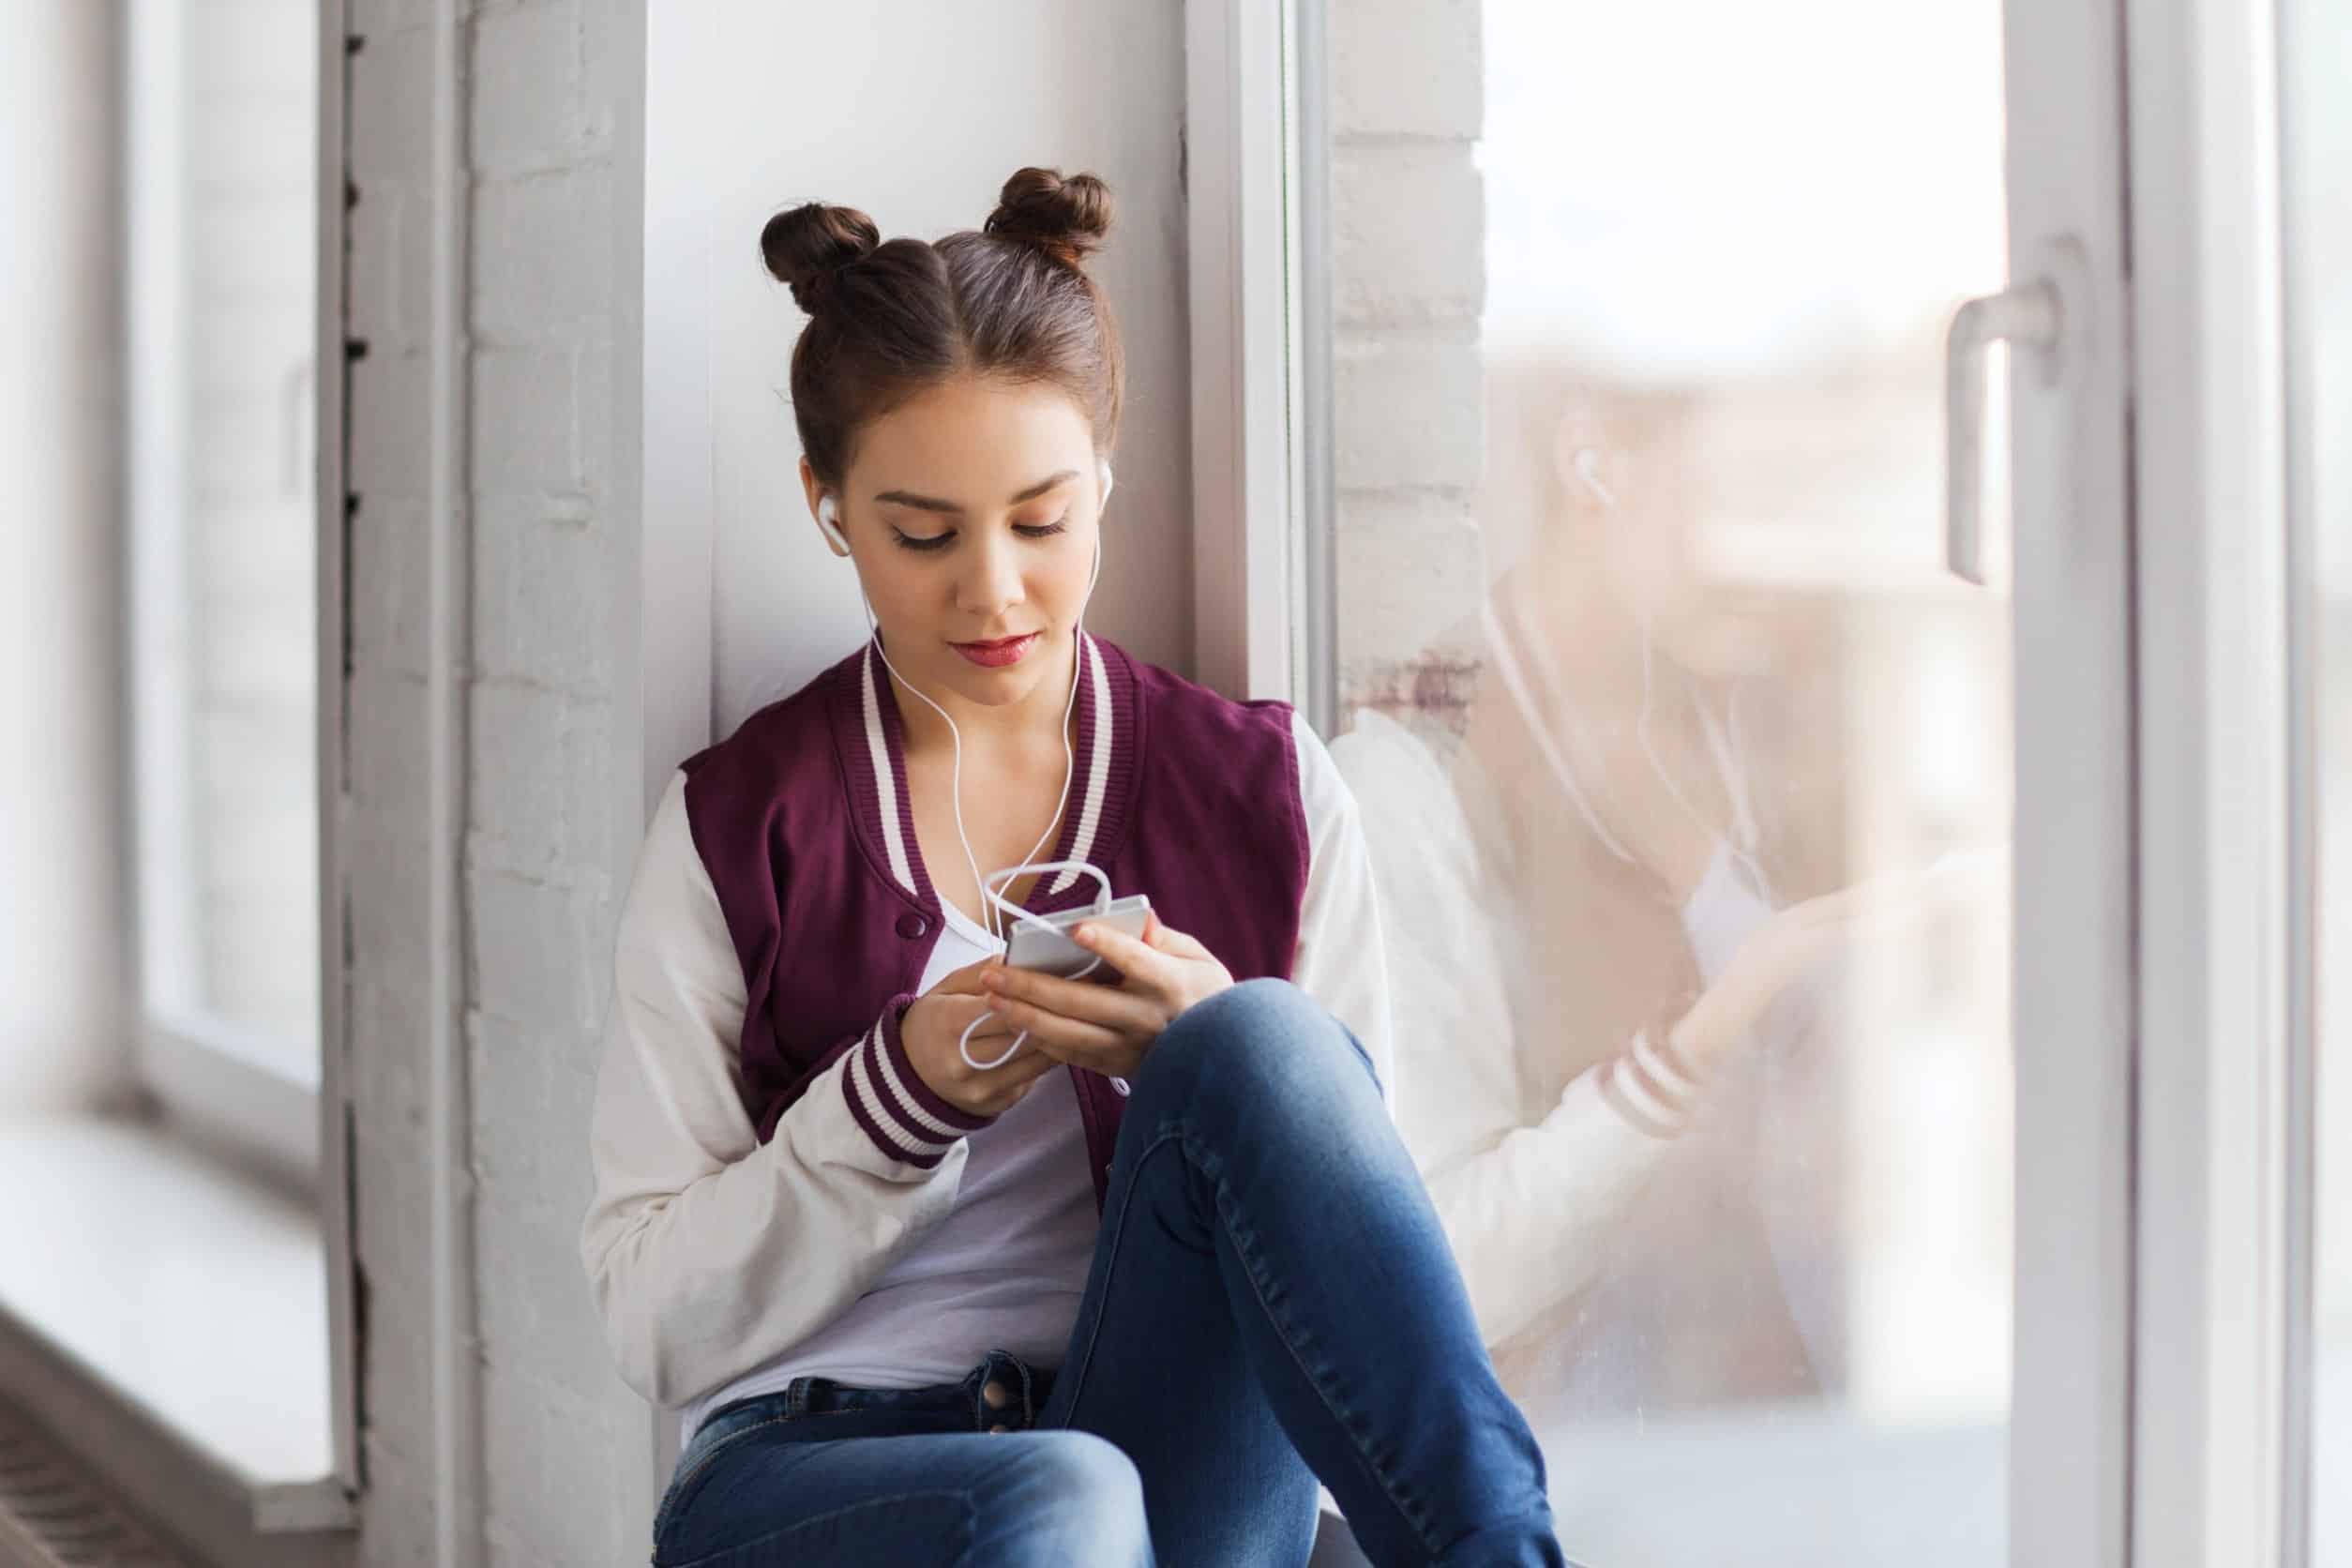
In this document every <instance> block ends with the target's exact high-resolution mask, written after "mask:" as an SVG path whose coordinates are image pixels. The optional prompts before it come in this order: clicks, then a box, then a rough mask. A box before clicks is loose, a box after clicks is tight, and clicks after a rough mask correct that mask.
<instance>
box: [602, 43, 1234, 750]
mask: <svg viewBox="0 0 2352 1568" xmlns="http://www.w3.org/2000/svg"><path fill="white" fill-rule="evenodd" d="M1183 24H1184V17H1183V8H1182V7H1181V6H1178V5H1174V4H1170V3H1168V0H1110V3H1106V4H1089V3H1086V0H1032V3H1028V4H1022V5H996V6H966V5H953V4H942V3H941V0H884V3H880V4H873V5H866V6H857V7H847V8H830V9H824V8H796V7H779V6H775V5H770V4H765V3H762V0H706V3H702V4H696V5H673V6H656V7H653V8H650V11H649V15H648V28H649V36H648V44H647V48H648V55H649V59H650V61H651V66H650V68H649V73H648V76H649V82H648V95H649V96H648V102H647V106H646V117H647V131H646V137H647V167H646V180H645V188H646V197H645V200H646V216H647V233H646V302H645V303H646V319H647V321H648V323H649V324H651V329H650V330H649V332H648V336H647V342H646V361H645V363H646V410H647V447H646V453H645V458H646V473H647V476H648V485H647V496H646V516H647V519H648V524H647V526H648V530H649V534H648V537H649V541H650V540H651V539H652V538H653V537H654V536H655V535H656V534H658V533H660V532H661V531H663V530H665V529H678V528H684V529H691V528H693V527H694V526H695V519H696V517H697V516H698V515H707V517H708V518H709V520H710V536H711V554H710V560H711V565H712V568H713V572H714V580H715V583H716V591H715V596H714V599H713V602H712V610H711V612H710V625H711V626H712V644H713V660H712V666H711V678H712V680H713V683H714V689H715V695H716V709H715V718H716V730H717V732H718V733H722V734H723V733H725V732H726V731H728V730H730V729H731V728H732V727H733V726H734V725H735V724H736V723H737V722H739V721H740V720H741V719H742V718H743V717H744V716H746V714H748V713H750V712H751V711H753V710H754V709H755V708H757V707H759V706H760V705H761V704H762V703H764V702H767V701H772V700H773V699H775V698H776V697H779V696H782V695H784V694H786V693H787V692H789V691H791V690H792V689H793V688H795V687H797V686H800V685H801V684H802V683H803V682H804V681H806V680H807V678H808V677H809V676H811V675H813V674H814V673H816V671H818V670H820V669H822V667H823V666H824V665H826V664H829V663H831V662H832V661H833V660H835V659H837V658H838V657H840V656H842V655H843V654H845V653H847V652H848V651H849V649H850V648H851V647H852V646H853V645H854V644H855V642H856V641H858V640H859V639H860V638H861V637H863V636H864V634H865V622H864V620H863V618H862V616H861V613H860V611H859V608H858V602H857V597H856V591H855V584H854V579H853V577H852V569H851V567H850V566H849V565H847V564H846V563H844V562H841V561H838V560H837V559H836V558H834V557H833V556H832V555H830V554H829V553H827V552H826V551H825V550H824V549H823V546H822V542H821V541H820V540H819V538H818V535H817V533H816V530H815V528H814V527H813V526H812V525H811V524H810V522H809V521H808V513H807V504H806V503H805V502H804V501H803V499H802V496H801V490H800V481H799V477H798V464H799V461H800V444H799V439H798V437H797V435H796V434H795V433H794V430H793V427H792V409H791V406H790V404H789V403H788V402H787V401H786V400H785V395H786V394H787V392H788V391H789V388H790V356H791V353H792V343H793V341H794V339H795V338H796V337H797V335H798V333H799V330H800V327H801V324H802V323H803V321H804V320H805V319H806V318H804V317H803V316H802V315H801V314H800V312H799V310H798V309H797V308H796V307H795V306H794V305H793V304H792V296H791V294H789V293H788V292H787V291H786V290H785V288H784V287H783V285H781V284H779V283H776V282H775V281H773V280H772V279H769V277H768V276H767V273H766V271H765V269H764V268H762V267H761V264H760V259H759V244H758V240H759V234H760V228H761V224H762V223H764V222H765V221H766V220H767V219H768V217H769V215H770V214H771V213H773V212H775V211H776V209H777V208H778V207H782V206H787V205H791V204H795V203H798V202H802V201H826V202H833V203H837V204H842V205H846V206H854V207H859V208H862V209H863V210H865V211H866V212H867V214H869V215H870V216H871V217H872V218H873V219H874V220H875V222H876V223H877V224H878V225H880V226H881V228H882V233H883V234H884V235H885V236H886V237H887V236H896V235H899V234H912V235H916V236H919V237H923V238H937V237H939V236H940V235H942V234H947V233H949V232H950V231H953V230H956V229H964V228H973V227H977V226H978V225H979V223H980V222H981V221H982V220H983V219H986V218H987V216H988V211H989V209H990V208H991V207H993V206H994V205H995V204H996V192H997V189H998V188H999V187H1000V186H1002V185H1003V181H1004V179H1005V176H1007V175H1008V174H1010V173H1013V171H1014V170H1016V169H1018V168H1019V167H1021V166H1022V165H1023V164H1029V163H1035V164H1044V165H1047V166H1048V167H1058V168H1061V169H1063V170H1064V171H1065V172H1070V173H1076V172H1078V171H1079V170H1090V171H1092V172H1093V173H1097V174H1099V175H1101V176H1102V177H1103V179H1105V180H1106V181H1108V183H1109V185H1110V188H1111V190H1112V193H1113V195H1114V196H1115V197H1116V198H1117V201H1118V203H1119V216H1118V221H1117V225H1116V227H1115V229H1114V230H1113V233H1112V235H1111V240H1110V244H1109V246H1108V249H1106V250H1105V251H1104V252H1103V253H1102V254H1101V255H1099V256H1098V257H1096V258H1095V261H1094V266H1093V271H1094V275H1095V277H1096V278H1097V279H1098V280H1099V281H1100V282H1101V283H1102V284H1103V286H1104V288H1105V289H1106V290H1108V293H1109V294H1110V298H1111V301H1112V304H1113V305H1114V306H1115V307H1116V309H1118V311H1119V316H1120V322H1121V325H1122V328H1123V331H1124V333H1125V336H1126V346H1127V412H1126V416H1125V421H1124V424H1123V433H1122V437H1121V441H1120V446H1119V451H1118V468H1119V499H1118V504H1117V505H1116V506H1115V507H1114V508H1113V509H1112V512H1111V514H1110V516H1109V519H1108V533H1107V535H1106V546H1105V549H1106V554H1105V558H1104V564H1103V580H1102V586H1101V588H1100V590H1099V591H1098V596H1097V598H1096V600H1095V607H1094V611H1093V614H1092V615H1091V616H1090V618H1089V622H1090V625H1092V626H1093V627H1095V628H1096V629H1098V630H1100V631H1102V632H1104V633H1105V634H1107V635H1108V636H1111V637H1114V638H1116V639H1118V640H1119V641H1122V642H1123V643H1124V644H1125V645H1126V646H1127V647H1128V648H1129V649H1131V650H1132V651H1134V652H1136V653H1137V654H1138V655H1140V656H1143V657H1144V658H1147V659H1150V660H1153V661H1154V662H1156V663H1162V664H1167V665H1169V666H1171V667H1173V668H1177V669H1186V668H1188V667H1189V665H1190V650H1191V644H1192V606H1191V602H1190V598H1189V596H1188V595H1187V594H1184V593H1175V594H1171V593H1169V592H1168V584H1171V583H1189V582H1190V581H1191V580H1192V563H1191V555H1190V550H1191V532H1192V530H1191V523H1190V504H1191V492H1190V479H1189V467H1188V465H1189V462H1190V450H1191V435H1190V419H1189V414H1188V408H1189V402H1188V399H1189V393H1188V390H1187V388H1188V377H1187V369H1186V361H1187V354H1188V351H1187V349H1186V346H1185V345H1186V341H1187V338H1186V333H1187V328H1186V323H1185V316H1184V206H1183V201H1182V197H1181V194H1180V191H1179V188H1178V160H1179V128H1180V123H1181V119H1182V115H1183V109H1184V41H1183V39H1184V35H1183ZM681 511H683V513H684V515H683V516H681V515H680V513H681ZM678 587H679V589H680V591H681V596H680V599H679V602H677V603H676V605H675V610H676V612H677V613H678V614H679V615H681V616H693V615H696V614H698V613H700V612H701V611H700V607H699V606H698V605H695V604H693V603H692V602H691V600H692V598H693V592H692V590H693V587H694V584H692V583H691V582H682V583H680V584H678ZM662 609H663V606H662V605H661V604H659V603H653V604H649V606H648V611H647V617H648V626H647V639H648V643H649V647H650V646H651V645H653V644H655V643H656V642H657V641H658V640H659V639H660V638H661V637H662V636H663V635H664V634H663V632H662V630H661V628H660V627H659V626H657V625H656V624H655V623H656V620H657V618H658V616H659V615H660V613H661V611H662ZM648 761H649V765H650V764H651V762H652V759H651V758H649V759H648Z"/></svg>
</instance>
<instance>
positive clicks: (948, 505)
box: [874, 468, 1078, 518]
mask: <svg viewBox="0 0 2352 1568" xmlns="http://www.w3.org/2000/svg"><path fill="white" fill-rule="evenodd" d="M1077 477H1078V470H1077V469H1075V468H1065V469H1063V471H1062V472H1061V473H1059V474H1051V475H1047V476H1046V477H1045V478H1043V479H1040V480H1038V481H1037V482H1036V483H1035V484H1033V485H1032V486H1030V487H1029V488H1028V489H1027V490H1023V491H1021V492H1020V494H1018V495H1017V496H1015V497H1013V498H1012V499H1011V500H1010V501H1007V502H1006V503H1005V505H1008V506H1018V505H1020V504H1021V503H1022V502H1024V501H1034V500H1036V499H1037V497H1039V496H1041V495H1043V494H1045V493H1046V491H1048V490H1051V489H1053V487H1054V486H1056V485H1062V484H1067V483H1068V482H1069V481H1071V480H1072V479H1075V478H1077ZM885 501H887V502H889V503H890V504H891V505H894V506H913V507H916V508H917V509H919V510H922V511H926V512H944V513H946V514H947V515H948V516H949V517H958V518H959V517H961V516H963V515H964V509H963V507H962V505H959V504H958V503H957V502H953V501H942V500H940V499H939V498H938V497H937V496H931V495H915V494H913V493H912V492H910V491H907V490H884V491H882V493H881V494H880V495H878V496H876V497H874V502H875V504H876V505H881V504H882V502H885Z"/></svg>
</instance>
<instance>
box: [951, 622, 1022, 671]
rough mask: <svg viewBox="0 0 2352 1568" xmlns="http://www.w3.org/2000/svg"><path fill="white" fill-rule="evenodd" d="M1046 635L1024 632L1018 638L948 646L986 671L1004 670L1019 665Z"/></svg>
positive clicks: (1003, 638) (956, 643)
mask: <svg viewBox="0 0 2352 1568" xmlns="http://www.w3.org/2000/svg"><path fill="white" fill-rule="evenodd" d="M1044 635H1045V634H1044V633H1043V632H1034V631H1032V632H1023V633H1022V634H1021V635H1020V636H1018V637H1000V638H997V639H996V640H995V641H989V642H951V643H949V644H948V646H949V647H951V648H953V649H955V650H956V651H957V653H959V654H961V655H963V656H964V657H966V658H968V659H970V660H972V663H974V664H977V665H979V666H981V667H983V668H984V669H988V670H1003V669H1005V668H1007V667H1008V666H1011V665H1016V664H1018V663H1019V662H1020V661H1021V660H1022V658H1023V657H1025V656H1027V655H1028V653H1029V650H1030V649H1031V648H1033V647H1034V646H1035V645H1036V644H1037V641H1038V640H1039V639H1040V638H1041V637H1043V636H1044Z"/></svg>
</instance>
